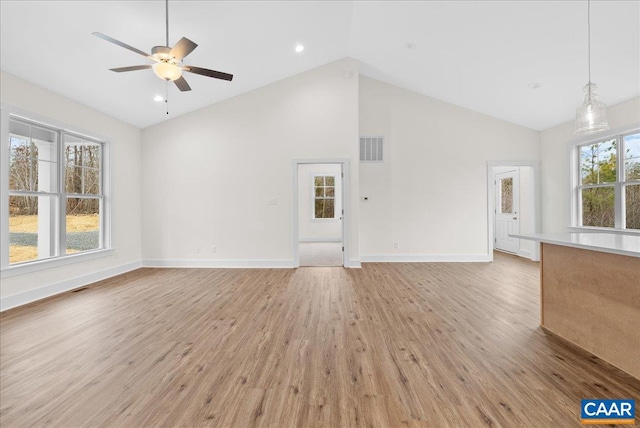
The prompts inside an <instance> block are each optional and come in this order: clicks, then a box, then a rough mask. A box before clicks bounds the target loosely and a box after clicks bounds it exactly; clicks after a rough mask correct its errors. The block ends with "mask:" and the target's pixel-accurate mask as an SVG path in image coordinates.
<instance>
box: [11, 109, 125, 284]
mask: <svg viewBox="0 0 640 428" xmlns="http://www.w3.org/2000/svg"><path fill="white" fill-rule="evenodd" d="M10 119H12V120H16V121H19V122H22V123H26V124H29V125H34V126H38V127H43V128H45V129H47V130H50V131H52V132H55V133H56V135H57V148H56V150H57V153H56V159H57V174H56V177H55V180H56V185H55V186H56V187H55V192H48V193H51V194H52V197H53V198H55V200H56V215H57V219H56V221H55V222H52V223H51V227H52V228H53V229H54V232H53V233H54V234H55V240H56V244H55V246H56V255H54V256H52V257H47V258H44V259H35V260H29V261H25V262H20V263H14V264H10V262H9V215H8V213H9V196H10V195H16V196H29V195H30V196H38V194H40V193H41V192H29V191H20V190H10V189H9V167H8V165H9V147H10V142H9V137H10V133H9V120H10ZM0 123H1V124H2V132H1V133H0V138H2V141H3V144H2V146H0V162H1V164H2V165H3V167H2V168H0V170H2V172H1V174H0V182H1V185H0V194H1V197H0V210H1V212H2V213H3V215H1V216H0V236H1V237H2V242H1V244H0V278H8V277H13V276H16V275H22V274H25V273H30V272H37V271H40V270H43V269H49V268H52V267H57V266H65V265H69V264H73V263H77V262H80V261H85V260H90V259H95V258H99V257H105V256H108V255H111V254H114V249H113V243H112V238H111V197H110V195H111V181H110V180H111V174H110V151H111V144H110V142H109V139H108V138H105V137H103V136H100V135H95V134H93V133H90V132H86V131H83V130H82V129H79V128H78V127H71V126H67V125H66V124H63V123H60V122H57V121H55V120H52V119H49V118H46V117H42V116H39V115H38V114H34V113H31V112H28V111H24V110H21V109H19V108H16V107H13V106H10V105H7V104H4V103H2V104H1V105H0ZM66 135H70V136H73V137H75V138H81V139H83V140H85V141H87V142H90V143H96V144H99V145H100V147H101V150H100V152H101V160H100V169H101V171H100V192H99V193H100V194H99V195H94V194H88V195H76V194H73V193H69V194H67V193H66V188H65V170H66V168H65V164H64V148H65V136H66ZM4 166H6V167H4ZM67 197H80V198H84V197H89V198H92V199H96V198H99V199H100V202H99V206H100V234H99V248H97V249H93V250H86V251H81V252H78V253H72V254H66V235H67V234H66V211H65V210H66V198H67ZM63 201H64V204H63V203H62V202H63ZM5 213H6V215H5ZM63 231H64V233H63Z"/></svg>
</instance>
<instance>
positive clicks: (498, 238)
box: [494, 169, 520, 253]
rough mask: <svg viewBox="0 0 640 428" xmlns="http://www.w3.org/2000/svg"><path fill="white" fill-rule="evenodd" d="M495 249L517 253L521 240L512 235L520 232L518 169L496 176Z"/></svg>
mask: <svg viewBox="0 0 640 428" xmlns="http://www.w3.org/2000/svg"><path fill="white" fill-rule="evenodd" d="M494 181H495V186H496V191H495V195H496V197H495V205H496V206H495V228H494V231H495V232H494V233H495V248H496V250H502V251H509V252H511V253H517V252H518V250H519V248H520V240H519V239H517V238H511V237H510V236H509V234H510V233H519V232H520V214H519V210H520V174H519V171H518V169H515V170H513V171H507V172H500V173H496V174H495V180H494Z"/></svg>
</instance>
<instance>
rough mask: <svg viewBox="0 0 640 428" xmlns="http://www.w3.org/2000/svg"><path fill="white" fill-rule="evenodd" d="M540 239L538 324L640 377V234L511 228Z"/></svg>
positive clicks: (514, 235)
mask: <svg viewBox="0 0 640 428" xmlns="http://www.w3.org/2000/svg"><path fill="white" fill-rule="evenodd" d="M511 236H513V237H515V238H520V239H528V240H533V241H538V242H540V245H541V251H540V254H541V264H540V325H541V326H542V327H543V328H544V329H546V330H548V331H550V332H552V333H554V334H556V335H558V336H560V337H562V338H563V339H565V340H568V341H570V342H572V343H574V344H575V345H577V346H579V347H581V348H583V349H586V350H587V351H589V352H591V353H592V354H594V355H597V356H598V357H600V358H602V359H603V360H605V361H608V362H609V363H611V364H613V365H614V366H616V367H618V368H620V369H622V370H624V371H626V372H627V373H629V374H631V375H632V376H634V377H635V378H637V379H640V235H622V234H613V233H563V234H513V235H511Z"/></svg>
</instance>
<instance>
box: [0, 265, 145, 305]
mask: <svg viewBox="0 0 640 428" xmlns="http://www.w3.org/2000/svg"><path fill="white" fill-rule="evenodd" d="M141 266H142V263H141V262H133V263H128V264H126V265H121V266H116V267H113V268H110V269H106V270H103V271H100V272H94V273H90V274H89V275H84V276H80V277H77V278H71V279H68V280H65V281H61V282H58V283H55V284H50V285H45V286H44V287H40V288H36V289H33V290H29V291H25V292H24V293H18V294H14V295H13V296H7V297H3V298H1V299H0V312H1V311H6V310H7V309H11V308H15V307H17V306H22V305H26V304H27V303H31V302H35V301H36V300H41V299H44V298H46V297H51V296H55V295H56V294H60V293H64V292H65V291H70V290H74V289H76V288H80V287H84V286H85V285H88V284H92V283H94V282H97V281H102V280H103V279H107V278H111V277H112V276H116V275H121V274H123V273H126V272H130V271H132V270H135V269H138V268H140V267H141Z"/></svg>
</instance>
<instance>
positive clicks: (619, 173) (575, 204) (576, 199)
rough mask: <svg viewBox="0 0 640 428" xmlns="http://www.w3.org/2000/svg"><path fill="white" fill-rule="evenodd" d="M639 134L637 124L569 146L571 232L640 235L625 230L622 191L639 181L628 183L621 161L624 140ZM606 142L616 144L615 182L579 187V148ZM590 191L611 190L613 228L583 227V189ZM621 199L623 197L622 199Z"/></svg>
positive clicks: (580, 179)
mask: <svg viewBox="0 0 640 428" xmlns="http://www.w3.org/2000/svg"><path fill="white" fill-rule="evenodd" d="M638 133H640V125H636V126H634V127H632V128H630V129H624V130H621V131H615V132H610V133H606V134H597V135H591V136H589V137H590V138H589V139H586V140H579V141H576V142H574V143H572V144H571V155H570V162H571V169H570V170H571V225H570V228H569V229H570V230H575V231H591V232H609V233H623V234H640V229H627V228H626V224H625V222H626V219H625V216H626V207H625V198H626V196H625V189H626V186H627V185H637V184H640V181H637V180H636V181H627V180H626V177H625V162H624V152H625V147H624V138H625V137H626V136H628V135H633V134H638ZM608 140H615V142H616V153H615V154H616V180H615V181H613V182H610V183H598V184H582V176H581V156H580V149H581V148H582V147H584V146H588V145H592V144H597V143H602V142H605V141H608ZM591 188H613V189H614V217H615V220H614V226H613V227H606V226H584V225H583V224H582V190H583V189H591ZM623 196H624V197H623Z"/></svg>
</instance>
